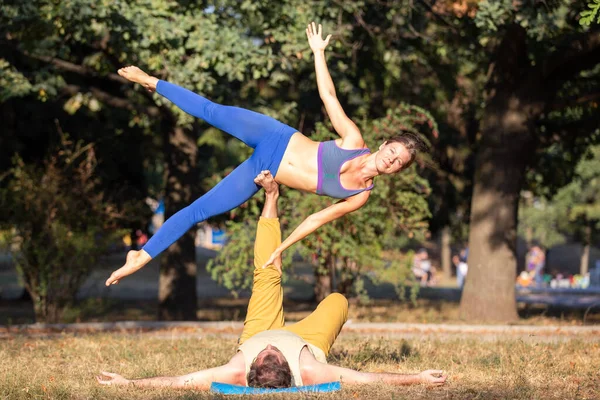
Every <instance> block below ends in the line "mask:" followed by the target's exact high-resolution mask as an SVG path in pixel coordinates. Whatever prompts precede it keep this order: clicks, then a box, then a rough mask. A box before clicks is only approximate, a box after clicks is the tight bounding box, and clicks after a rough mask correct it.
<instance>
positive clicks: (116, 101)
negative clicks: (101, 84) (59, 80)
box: [62, 85, 161, 117]
mask: <svg viewBox="0 0 600 400" xmlns="http://www.w3.org/2000/svg"><path fill="white" fill-rule="evenodd" d="M85 89H89V91H90V92H91V93H92V95H93V96H94V97H95V98H97V99H98V100H100V101H101V102H103V103H104V104H108V105H109V106H111V107H116V108H123V109H126V110H130V111H139V112H143V113H145V114H148V115H150V116H151V117H159V116H161V112H160V109H159V108H158V107H155V106H149V107H139V106H135V105H134V103H132V102H131V101H129V100H127V99H124V98H121V97H117V96H113V95H111V94H110V93H107V92H105V91H103V90H101V89H98V88H97V87H94V86H90V87H89V88H82V87H81V86H77V85H66V86H64V87H63V88H62V92H63V93H65V94H68V95H71V96H73V95H75V94H77V93H80V92H82V91H85Z"/></svg>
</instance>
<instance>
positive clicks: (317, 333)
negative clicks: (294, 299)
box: [283, 293, 348, 356]
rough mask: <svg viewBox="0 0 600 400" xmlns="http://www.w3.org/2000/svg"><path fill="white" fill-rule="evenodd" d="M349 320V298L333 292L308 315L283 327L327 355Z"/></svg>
mask: <svg viewBox="0 0 600 400" xmlns="http://www.w3.org/2000/svg"><path fill="white" fill-rule="evenodd" d="M347 320H348V300H346V298H345V297H344V296H343V295H341V294H339V293H332V294H330V295H329V296H327V297H326V298H325V299H324V300H323V301H322V302H320V303H319V305H318V306H317V309H316V310H315V311H313V312H312V314H310V315H309V316H308V317H306V318H304V319H303V320H302V321H299V322H297V323H295V324H293V325H290V326H286V327H285V328H283V329H285V330H288V331H290V332H294V333H295V334H297V335H299V336H300V337H302V339H304V340H305V341H307V342H308V343H310V344H312V345H315V346H317V347H318V348H320V349H321V350H323V352H324V353H325V355H326V356H327V355H328V354H329V350H330V349H331V346H333V342H335V339H336V338H337V337H338V335H339V334H340V331H341V330H342V327H343V326H344V324H345V323H346V321H347Z"/></svg>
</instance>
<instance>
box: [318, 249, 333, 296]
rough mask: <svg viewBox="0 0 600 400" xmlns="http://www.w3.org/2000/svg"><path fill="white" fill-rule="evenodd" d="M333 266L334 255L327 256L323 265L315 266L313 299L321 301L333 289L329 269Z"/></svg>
mask: <svg viewBox="0 0 600 400" xmlns="http://www.w3.org/2000/svg"><path fill="white" fill-rule="evenodd" d="M333 268H335V257H333V256H329V257H327V262H326V264H325V265H320V266H318V267H317V268H315V289H314V291H315V300H316V301H317V302H320V301H322V300H323V299H325V297H327V296H329V295H330V294H331V293H332V291H333V280H332V278H331V271H332V269H333Z"/></svg>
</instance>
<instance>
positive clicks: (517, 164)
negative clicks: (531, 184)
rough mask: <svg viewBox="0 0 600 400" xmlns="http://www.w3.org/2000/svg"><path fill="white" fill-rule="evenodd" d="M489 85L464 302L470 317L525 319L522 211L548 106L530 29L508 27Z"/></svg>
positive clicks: (463, 313)
mask: <svg viewBox="0 0 600 400" xmlns="http://www.w3.org/2000/svg"><path fill="white" fill-rule="evenodd" d="M496 58H497V61H496V63H495V69H494V73H493V74H492V76H491V77H490V82H489V84H488V89H489V98H488V102H487V105H486V108H485V110H484V116H483V118H482V126H481V131H482V132H481V133H482V135H481V141H480V148H479V151H478V153H477V156H476V165H475V177H474V188H473V198H472V203H471V220H470V229H469V261H468V263H469V272H468V278H467V280H466V283H465V287H464V291H463V295H462V298H461V304H460V314H461V317H462V318H464V319H466V320H469V321H499V322H511V321H516V320H517V319H518V316H517V308H516V299H515V281H516V270H517V268H516V267H517V260H516V247H517V210H518V205H519V193H520V190H521V185H522V182H523V180H524V176H525V170H526V167H527V164H528V161H529V159H530V158H531V156H532V155H533V152H534V151H535V141H534V137H533V135H532V130H533V123H534V122H535V120H536V119H537V118H538V117H539V115H540V114H541V112H542V110H543V105H544V104H543V103H542V102H541V101H536V100H535V99H534V98H533V96H540V95H543V93H542V92H543V89H542V87H541V86H540V85H539V82H536V81H535V77H530V76H529V77H528V74H527V73H526V72H527V68H528V67H529V66H528V65H527V52H526V35H525V31H524V30H523V28H521V27H519V26H513V27H511V28H510V29H508V30H507V33H506V34H505V37H504V38H503V40H502V43H501V44H500V46H499V48H498V50H497V53H496Z"/></svg>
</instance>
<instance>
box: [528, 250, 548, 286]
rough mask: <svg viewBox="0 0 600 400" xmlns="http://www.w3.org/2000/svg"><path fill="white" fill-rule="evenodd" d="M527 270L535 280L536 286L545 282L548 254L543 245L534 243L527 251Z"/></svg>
mask: <svg viewBox="0 0 600 400" xmlns="http://www.w3.org/2000/svg"><path fill="white" fill-rule="evenodd" d="M526 257H527V272H528V273H529V275H530V276H531V277H532V279H533V281H534V282H535V286H536V287H541V286H543V284H544V267H545V265H546V254H545V252H544V250H543V249H542V247H541V246H539V245H537V244H536V245H533V246H532V247H531V249H529V252H528V253H527V256H526Z"/></svg>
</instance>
